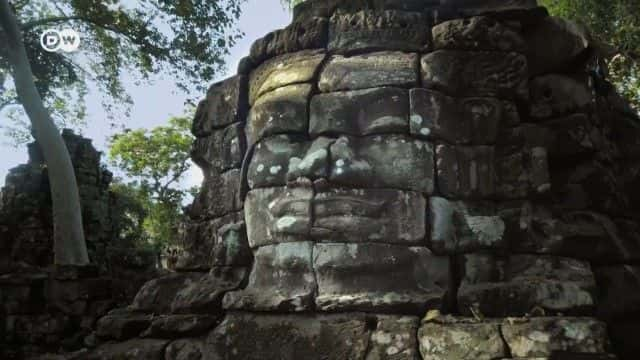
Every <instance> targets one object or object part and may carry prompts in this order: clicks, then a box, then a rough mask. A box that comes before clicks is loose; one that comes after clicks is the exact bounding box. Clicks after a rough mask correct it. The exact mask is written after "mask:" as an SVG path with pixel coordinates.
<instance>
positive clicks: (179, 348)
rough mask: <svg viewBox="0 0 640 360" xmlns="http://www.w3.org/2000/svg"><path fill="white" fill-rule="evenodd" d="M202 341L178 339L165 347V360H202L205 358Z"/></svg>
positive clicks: (203, 342)
mask: <svg viewBox="0 0 640 360" xmlns="http://www.w3.org/2000/svg"><path fill="white" fill-rule="evenodd" d="M206 354H207V352H206V349H205V341H204V340H203V339H180V340H176V341H173V342H171V343H169V345H167V347H166V349H165V355H164V359H165V360H202V359H205V358H206Z"/></svg>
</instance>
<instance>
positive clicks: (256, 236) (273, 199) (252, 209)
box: [245, 186, 313, 248]
mask: <svg viewBox="0 0 640 360" xmlns="http://www.w3.org/2000/svg"><path fill="white" fill-rule="evenodd" d="M312 199H313V189H312V188H311V187H303V186H300V187H289V188H287V187H278V188H267V189H256V190H252V191H250V192H249V193H248V194H247V199H246V207H245V219H246V222H247V238H248V240H249V245H250V246H251V247H252V248H255V247H258V246H264V245H270V244H277V243H283V242H292V241H305V240H309V235H310V231H311V224H312V219H311V209H312V205H311V201H312ZM265 205H266V206H265Z"/></svg>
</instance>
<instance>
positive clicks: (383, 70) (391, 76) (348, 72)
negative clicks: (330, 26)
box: [318, 51, 418, 92]
mask: <svg viewBox="0 0 640 360" xmlns="http://www.w3.org/2000/svg"><path fill="white" fill-rule="evenodd" d="M417 69H418V56H417V54H407V53H402V52H393V51H385V52H375V53H369V54H364V55H354V56H351V57H344V56H340V55H335V56H333V57H331V59H329V62H328V63H327V65H326V66H325V68H324V70H323V71H322V73H321V74H320V81H319V83H318V87H319V88H320V91H322V92H332V91H340V90H358V89H368V88H374V87H382V86H396V87H414V86H415V85H417V84H418V70H417Z"/></svg>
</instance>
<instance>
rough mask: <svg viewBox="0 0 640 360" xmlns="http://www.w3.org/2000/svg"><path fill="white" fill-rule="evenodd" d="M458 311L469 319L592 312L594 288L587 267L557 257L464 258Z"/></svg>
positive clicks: (479, 255)
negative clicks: (479, 315)
mask: <svg viewBox="0 0 640 360" xmlns="http://www.w3.org/2000/svg"><path fill="white" fill-rule="evenodd" d="M462 263H463V265H462V266H463V269H462V273H463V277H462V281H461V284H460V288H459V290H458V310H459V311H460V312H461V313H462V314H465V315H472V314H473V313H474V312H475V313H480V314H482V315H484V316H491V317H506V316H523V315H525V314H530V313H532V312H535V311H538V312H540V311H542V312H544V313H546V314H547V315H551V314H558V313H562V314H580V315H581V314H585V313H591V312H592V311H593V309H594V305H595V291H596V283H595V279H594V276H593V273H592V272H591V267H590V266H589V263H587V262H583V261H579V260H574V259H569V258H562V257H554V256H543V255H539V256H538V255H512V256H510V257H506V258H502V257H498V256H494V255H488V254H473V255H465V256H464V257H463V260H462Z"/></svg>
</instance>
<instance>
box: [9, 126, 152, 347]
mask: <svg viewBox="0 0 640 360" xmlns="http://www.w3.org/2000/svg"><path fill="white" fill-rule="evenodd" d="M62 136H63V139H64V140H65V142H66V144H67V148H68V149H69V153H70V155H71V158H72V162H73V165H74V169H75V172H76V177H77V179H78V185H79V190H80V197H81V203H82V208H83V220H84V228H85V236H86V241H87V247H88V249H89V253H90V259H91V261H92V265H91V266H88V267H58V266H52V265H53V264H52V262H53V224H52V216H51V198H50V192H49V185H48V178H47V171H46V167H45V166H44V165H43V164H44V161H43V159H42V156H41V152H40V149H39V148H38V146H37V144H35V143H33V144H30V145H29V162H28V163H27V164H25V165H20V166H18V167H16V168H14V169H12V170H11V171H10V173H9V175H8V176H7V178H6V183H5V186H4V188H3V189H2V193H1V194H0V195H1V196H0V358H2V359H24V358H30V357H31V356H35V355H38V354H44V353H51V352H54V353H55V352H58V351H75V350H78V349H81V348H83V347H86V346H87V344H91V343H92V341H93V340H92V337H95V335H91V333H92V329H94V328H95V325H96V321H97V320H98V318H100V317H102V316H104V315H105V314H106V313H107V312H108V311H109V310H110V309H112V308H114V307H117V306H122V305H124V304H127V303H129V302H130V301H131V300H132V298H133V296H134V295H135V294H136V293H137V291H138V289H139V288H140V286H141V285H143V284H144V283H145V282H146V281H148V280H149V279H151V278H153V277H156V276H158V272H157V270H156V269H155V255H154V254H150V253H145V252H142V251H138V250H136V249H134V248H132V247H131V246H130V245H131V244H123V243H121V242H119V241H118V240H117V239H116V234H117V229H118V226H119V224H117V223H115V222H114V221H112V209H113V205H114V202H115V201H118V199H117V198H116V197H115V196H114V194H112V193H111V192H110V191H109V184H110V182H111V173H110V172H109V171H107V170H105V169H103V168H102V167H101V166H100V153H99V152H98V151H97V150H96V149H95V148H94V147H93V146H92V145H91V140H89V139H85V138H83V137H81V136H79V135H75V134H73V133H72V132H70V131H68V130H65V131H63V134H62ZM85 341H86V342H85Z"/></svg>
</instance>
